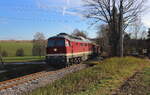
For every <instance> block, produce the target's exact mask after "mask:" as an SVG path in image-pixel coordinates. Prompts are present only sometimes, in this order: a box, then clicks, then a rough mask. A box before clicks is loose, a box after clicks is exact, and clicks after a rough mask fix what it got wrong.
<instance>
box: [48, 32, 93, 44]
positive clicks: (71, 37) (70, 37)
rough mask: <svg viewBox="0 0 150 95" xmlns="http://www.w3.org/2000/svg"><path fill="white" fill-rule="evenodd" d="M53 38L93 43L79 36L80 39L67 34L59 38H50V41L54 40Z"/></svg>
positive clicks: (59, 35) (61, 34) (58, 36)
mask: <svg viewBox="0 0 150 95" xmlns="http://www.w3.org/2000/svg"><path fill="white" fill-rule="evenodd" d="M52 38H65V39H68V40H70V41H76V42H86V43H91V41H90V40H89V39H87V38H84V37H81V36H79V37H77V36H72V35H68V34H66V33H60V34H58V35H57V36H53V37H50V38H49V39H52Z"/></svg>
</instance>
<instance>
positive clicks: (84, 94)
mask: <svg viewBox="0 0 150 95" xmlns="http://www.w3.org/2000/svg"><path fill="white" fill-rule="evenodd" d="M98 63H99V62H98ZM94 64H95V63H94ZM149 65H150V63H149V61H147V60H144V59H137V58H134V57H125V58H111V59H107V60H104V61H103V62H102V63H101V64H98V65H95V66H94V67H91V68H88V69H84V70H81V71H79V72H76V73H72V74H69V75H67V76H66V77H64V78H62V79H60V80H57V81H55V82H53V83H51V84H49V85H47V86H46V87H43V88H39V89H36V90H35V91H33V92H32V93H29V95H111V94H112V93H114V92H115V91H116V89H118V88H120V86H121V85H122V84H124V82H125V81H126V79H128V78H129V77H131V76H132V75H133V74H134V73H135V72H137V71H140V70H142V69H143V68H145V67H148V66H149Z"/></svg>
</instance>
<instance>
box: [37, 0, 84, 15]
mask: <svg viewBox="0 0 150 95" xmlns="http://www.w3.org/2000/svg"><path fill="white" fill-rule="evenodd" d="M36 3H37V6H38V8H40V9H44V10H49V11H51V10H53V11H55V12H59V13H61V14H62V15H74V16H79V17H82V15H81V14H80V13H79V11H80V10H81V8H80V7H82V1H81V0H36Z"/></svg>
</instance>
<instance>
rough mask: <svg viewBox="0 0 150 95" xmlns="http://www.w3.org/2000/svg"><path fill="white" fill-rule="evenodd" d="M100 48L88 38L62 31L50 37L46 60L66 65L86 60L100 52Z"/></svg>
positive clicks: (51, 63)
mask: <svg viewBox="0 0 150 95" xmlns="http://www.w3.org/2000/svg"><path fill="white" fill-rule="evenodd" d="M99 50H100V49H99V47H98V46H97V45H96V44H93V43H92V42H91V41H90V40H88V39H86V38H83V37H76V36H71V35H68V34H66V33H60V34H58V35H57V36H54V37H51V38H49V39H48V45H47V50H46V52H47V56H46V62H47V63H48V64H50V65H56V66H63V67H64V66H68V65H70V64H74V63H80V62H81V61H85V60H87V59H88V58H90V57H92V56H95V55H97V54H99V53H100V51H99Z"/></svg>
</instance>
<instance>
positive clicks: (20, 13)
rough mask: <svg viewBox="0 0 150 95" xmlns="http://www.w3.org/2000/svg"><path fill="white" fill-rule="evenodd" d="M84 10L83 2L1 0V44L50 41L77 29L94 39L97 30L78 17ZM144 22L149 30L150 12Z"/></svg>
mask: <svg viewBox="0 0 150 95" xmlns="http://www.w3.org/2000/svg"><path fill="white" fill-rule="evenodd" d="M81 6H82V2H81V0H0V12H1V13H0V40H8V39H17V40H31V39H33V35H34V34H35V33H36V32H42V33H44V35H45V36H46V38H48V37H50V36H53V35H56V34H58V33H60V32H66V33H71V32H72V31H73V30H74V29H75V28H78V29H80V30H85V31H87V32H88V35H90V37H95V36H96V29H95V28H94V27H93V28H89V22H88V21H87V20H85V19H84V18H82V17H81V14H77V13H76V11H77V10H79V9H81ZM147 6H150V0H148V2H147ZM142 22H143V23H144V25H145V26H146V27H150V12H149V10H148V11H146V12H145V13H144V15H142Z"/></svg>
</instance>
